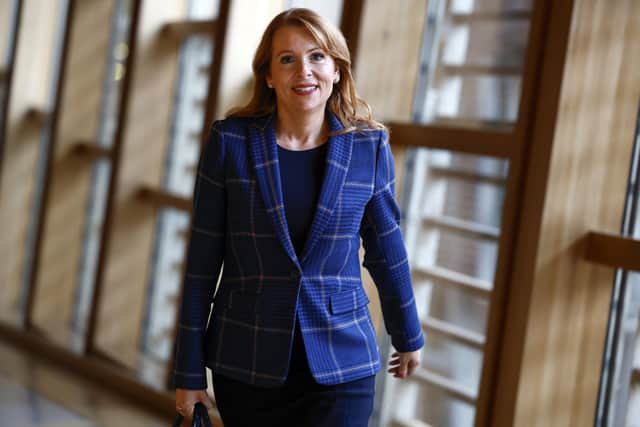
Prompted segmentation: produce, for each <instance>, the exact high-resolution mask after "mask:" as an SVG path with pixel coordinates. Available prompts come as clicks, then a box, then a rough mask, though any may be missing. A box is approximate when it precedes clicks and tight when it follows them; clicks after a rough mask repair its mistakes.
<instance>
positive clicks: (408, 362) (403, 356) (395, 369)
mask: <svg viewBox="0 0 640 427" xmlns="http://www.w3.org/2000/svg"><path fill="white" fill-rule="evenodd" d="M419 365H420V350H416V351H408V352H406V353H401V352H395V353H393V354H392V355H391V361H390V362H389V366H391V369H389V371H388V372H389V373H392V374H393V376H394V377H396V378H400V379H405V378H407V377H408V376H410V375H411V374H413V372H414V371H415V370H416V368H417V367H418V366H419Z"/></svg>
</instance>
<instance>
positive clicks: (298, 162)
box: [278, 144, 327, 382]
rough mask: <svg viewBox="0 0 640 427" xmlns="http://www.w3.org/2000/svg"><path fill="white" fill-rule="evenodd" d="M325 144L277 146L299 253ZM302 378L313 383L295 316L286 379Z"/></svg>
mask: <svg viewBox="0 0 640 427" xmlns="http://www.w3.org/2000/svg"><path fill="white" fill-rule="evenodd" d="M326 157H327V144H322V145H320V146H319V147H315V148H312V149H310V150H304V151H292V150H287V149H286V148H282V147H280V146H279V145H278V162H279V166H280V182H282V202H283V203H284V213H285V216H286V217H287V224H288V225H289V235H290V236H291V243H292V244H293V248H294V249H295V251H296V253H297V254H298V255H300V254H301V253H302V250H303V249H304V244H305V241H306V240H307V234H308V232H309V228H310V227H311V222H312V221H313V215H314V213H315V211H316V204H317V203H318V197H319V196H320V190H321V188H322V179H323V177H324V165H325V160H326ZM293 377H295V378H305V379H307V380H308V381H312V382H313V376H312V375H311V371H310V370H309V364H308V362H307V356H306V351H305V348H304V343H303V341H302V333H301V332H300V322H299V320H298V316H297V315H296V323H295V331H294V337H293V345H292V349H291V358H290V359H289V374H288V378H293Z"/></svg>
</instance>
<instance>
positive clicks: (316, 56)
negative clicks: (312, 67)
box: [311, 52, 324, 61]
mask: <svg viewBox="0 0 640 427" xmlns="http://www.w3.org/2000/svg"><path fill="white" fill-rule="evenodd" d="M311 59H312V60H314V61H322V60H323V59H324V53H322V52H314V53H312V54H311Z"/></svg>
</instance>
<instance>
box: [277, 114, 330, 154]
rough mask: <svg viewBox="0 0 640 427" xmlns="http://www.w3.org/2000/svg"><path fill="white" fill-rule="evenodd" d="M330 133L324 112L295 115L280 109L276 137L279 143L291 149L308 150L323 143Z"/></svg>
mask: <svg viewBox="0 0 640 427" xmlns="http://www.w3.org/2000/svg"><path fill="white" fill-rule="evenodd" d="M328 133H329V129H328V125H327V124H326V121H325V116H324V112H319V113H313V114H299V115H296V116H295V117H294V116H293V115H292V114H289V113H288V112H286V111H282V110H278V120H277V123H276V139H277V142H278V145H280V146H282V147H284V148H287V149H290V150H296V151H297V150H308V149H310V148H314V147H317V146H319V145H322V144H323V143H324V142H325V140H326V139H327V135H328Z"/></svg>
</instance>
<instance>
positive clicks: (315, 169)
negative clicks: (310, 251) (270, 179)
mask: <svg viewBox="0 0 640 427" xmlns="http://www.w3.org/2000/svg"><path fill="white" fill-rule="evenodd" d="M326 157H327V144H326V143H325V144H322V145H320V146H318V147H315V148H312V149H310V150H303V151H292V150H287V149H286V148H282V147H280V146H279V145H278V162H279V164H280V182H282V201H283V203H284V213H285V216H286V218H287V224H288V225H289V235H290V236H291V243H293V247H294V249H295V250H296V253H297V254H298V255H300V254H301V252H302V249H303V248H304V244H305V241H306V240H307V234H308V232H309V228H310V227H311V222H312V221H313V216H314V214H315V211H316V204H317V203H318V197H319V196H320V189H321V188H322V179H323V177H324V164H325V160H326Z"/></svg>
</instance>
